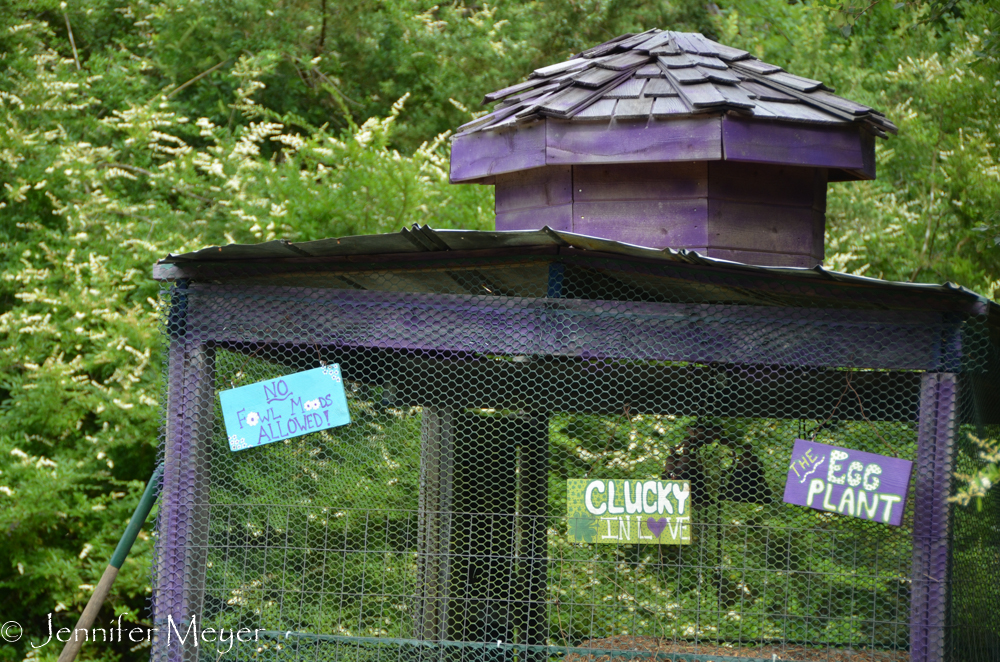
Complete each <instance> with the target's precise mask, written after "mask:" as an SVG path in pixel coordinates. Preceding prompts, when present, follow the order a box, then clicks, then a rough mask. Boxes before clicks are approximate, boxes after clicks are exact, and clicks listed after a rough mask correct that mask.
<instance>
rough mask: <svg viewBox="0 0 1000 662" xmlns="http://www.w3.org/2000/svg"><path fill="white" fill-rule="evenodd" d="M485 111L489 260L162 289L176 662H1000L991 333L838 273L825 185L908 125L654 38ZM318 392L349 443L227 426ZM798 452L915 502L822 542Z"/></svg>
mask: <svg viewBox="0 0 1000 662" xmlns="http://www.w3.org/2000/svg"><path fill="white" fill-rule="evenodd" d="M486 99H487V101H488V102H496V106H495V108H494V109H493V110H492V111H491V112H490V113H488V114H486V115H484V116H482V117H480V118H478V119H476V120H475V121H474V122H472V123H471V124H469V125H466V126H465V127H462V128H461V129H460V130H459V133H458V135H457V136H456V137H455V139H454V142H453V145H452V170H451V176H452V181H453V182H455V183H456V184H477V185H491V186H494V187H495V190H496V228H497V231H495V232H482V231H478V232H477V231H461V230H447V231H444V230H433V229H431V228H429V227H426V226H413V227H412V228H406V229H403V230H402V231H400V232H399V233H394V234H382V235H371V236H358V237H346V238H340V239H328V240H321V241H311V242H301V243H292V242H287V241H272V242H268V243H262V244H258V245H230V246H223V247H212V248H206V249H204V250H200V251H196V252H193V253H188V254H184V255H170V256H168V257H167V258H165V259H163V260H161V261H160V262H159V263H158V264H157V265H156V267H155V271H154V275H155V277H156V278H157V279H158V280H160V281H161V282H163V284H164V289H163V296H164V298H165V302H166V305H165V310H166V311H167V312H166V314H165V320H164V331H165V336H166V341H165V342H166V345H167V350H168V351H167V359H166V360H167V367H166V374H167V380H166V381H167V386H166V398H165V401H166V404H165V414H164V419H165V425H164V437H163V446H162V454H163V461H164V476H163V484H162V492H161V497H160V507H159V515H158V522H157V538H156V540H157V545H156V559H155V563H154V582H153V584H154V590H153V613H154V621H155V626H156V627H157V628H158V632H157V634H156V637H155V639H154V644H153V652H152V655H153V659H154V660H158V661H159V660H163V661H167V660H169V661H170V662H175V661H176V662H189V661H194V660H212V661H213V662H217V661H218V660H220V659H226V660H296V661H298V660H307V661H313V660H317V661H318V660H323V661H326V660H330V661H336V662H340V661H343V662H390V661H391V662H400V661H403V660H406V661H407V662H409V661H417V660H420V661H421V662H424V661H429V660H434V661H435V662H526V661H528V662H548V661H549V660H552V661H553V662H555V661H556V660H559V659H560V658H562V659H565V660H567V662H610V661H612V660H614V661H619V660H621V661H625V660H650V661H653V660H659V661H663V660H669V661H675V660H677V661H679V660H684V661H692V662H694V661H700V662H710V661H716V662H725V661H735V660H740V661H741V662H748V661H753V660H758V661H765V660H766V661H773V660H802V661H816V662H820V661H830V662H854V661H859V662H860V661H865V662H896V661H900V662H902V661H903V660H912V661H913V662H931V661H944V660H952V661H955V662H978V661H984V662H985V661H995V660H1000V588H998V584H997V578H998V577H1000V503H998V499H1000V496H998V494H997V491H996V490H993V491H992V493H990V495H989V496H988V497H986V498H984V499H982V500H981V501H980V503H979V504H978V505H976V504H973V505H972V506H970V507H960V506H958V505H956V504H954V503H952V502H950V501H949V496H950V495H951V494H953V492H954V485H955V480H956V479H955V477H954V476H955V474H956V473H961V472H965V473H969V472H972V471H973V470H975V468H976V467H977V466H978V463H979V462H980V460H979V454H978V447H977V446H976V442H975V440H976V439H984V438H989V437H993V438H995V437H996V435H997V432H998V423H1000V392H998V389H1000V387H998V384H1000V381H998V377H1000V355H998V348H1000V308H998V307H997V305H996V304H994V303H992V302H990V301H988V300H986V299H984V298H982V297H980V296H978V295H976V294H974V293H972V292H970V291H968V290H964V289H962V288H960V287H957V286H953V285H950V284H947V285H940V286H939V285H921V284H913V283H895V282H887V281H882V280H878V279H873V278H866V277H863V276H852V275H846V274H841V273H836V272H833V271H829V270H826V269H824V268H823V267H822V266H821V263H822V260H823V254H824V240H823V237H824V229H825V204H826V191H827V185H828V183H830V182H838V181H852V180H866V179H873V178H874V177H875V158H874V155H875V140H876V139H877V138H879V137H885V135H886V133H887V132H890V133H891V132H892V131H894V129H895V127H894V126H893V125H892V123H891V122H890V121H889V120H887V119H886V118H885V117H884V116H882V115H881V114H879V113H878V112H877V111H876V110H873V109H871V108H868V107H867V106H863V105H861V104H858V103H855V102H853V101H849V100H847V99H843V98H841V97H838V96H836V95H834V94H833V92H832V91H831V90H830V89H829V88H827V87H826V86H824V85H823V84H822V83H821V82H819V81H813V80H809V79H806V78H801V77H799V76H795V75H793V74H790V73H788V72H785V71H783V70H782V69H780V68H779V67H776V66H772V65H769V64H766V63H764V62H761V61H760V60H758V59H756V58H754V57H752V56H751V55H750V54H749V53H747V52H745V51H741V50H738V49H735V48H731V47H727V46H724V45H721V44H718V43H716V42H714V41H711V40H709V39H706V38H705V37H703V36H701V35H698V34H692V33H679V32H671V31H660V30H651V31H649V32H646V33H642V34H638V35H624V36H623V37H620V38H618V39H615V40H612V41H610V42H608V43H606V44H601V45H599V46H597V47H595V48H592V49H590V50H588V51H585V52H583V53H580V54H578V55H576V56H574V57H573V58H571V59H570V60H568V61H566V62H563V63H559V64H555V65H552V66H549V67H544V68H542V69H539V70H537V71H535V72H533V73H532V74H531V75H530V76H529V77H528V78H527V79H526V80H525V82H522V83H518V84H515V85H513V86H511V87H509V88H506V89H504V90H501V91H499V92H496V93H494V94H491V95H487V97H486ZM319 368H322V372H323V374H324V375H329V376H331V377H332V379H333V381H335V382H336V383H337V385H338V388H340V387H342V390H343V397H344V402H345V403H346V404H345V406H346V414H347V416H346V418H345V420H346V419H349V421H350V422H349V423H347V424H344V425H337V426H333V427H325V428H322V429H311V428H310V429H306V427H303V428H301V429H299V430H297V432H298V433H297V434H292V433H291V432H289V434H288V435H287V438H278V437H282V436H286V435H278V437H275V439H276V440H273V439H269V440H268V441H270V442H271V443H263V442H259V443H257V442H254V441H253V440H251V442H245V441H244V440H243V439H239V440H238V441H239V442H240V443H239V444H237V443H236V441H234V438H233V435H231V434H230V433H229V431H228V430H227V426H228V425H229V423H228V420H229V419H226V418H225V414H224V408H223V404H221V402H220V401H221V399H223V398H225V397H228V396H225V395H221V394H225V393H231V392H235V390H238V389H240V388H242V387H244V386H247V385H250V384H256V383H261V382H268V380H282V379H290V378H291V377H292V376H293V375H300V374H303V373H306V372H307V371H312V370H315V369H319ZM277 397H278V396H275V398H277ZM317 402H318V401H317ZM306 404H307V405H308V402H307V403H306ZM241 416H242V414H241ZM261 417H264V418H261ZM276 417H277V418H280V416H279V415H278V414H276V413H274V412H273V411H269V412H268V413H264V410H261V414H260V417H258V414H257V413H254V414H253V418H252V420H251V418H249V417H247V418H246V422H247V424H248V425H253V426H258V425H259V426H263V425H264V423H263V422H262V421H264V420H265V418H266V419H267V420H271V419H273V418H276ZM224 419H225V420H224ZM241 420H243V419H241ZM304 420H309V419H308V417H306V419H304ZM241 425H242V423H241ZM255 429H258V428H255ZM799 444H813V445H816V444H826V445H829V446H831V447H836V448H840V449H849V452H851V453H855V452H857V453H861V454H866V455H865V457H869V456H876V455H877V456H883V457H886V458H893V461H894V462H899V463H902V464H905V465H906V466H907V467H912V471H910V469H907V471H908V472H909V473H907V474H906V480H902V479H900V480H899V481H897V482H898V486H897V487H894V488H893V489H895V490H897V493H896V494H895V495H894V496H893V497H892V499H889V500H885V499H883V502H884V503H885V504H886V505H885V507H884V509H883V510H878V511H877V512H876V511H875V510H869V511H868V516H867V517H865V516H864V512H863V508H862V506H861V505H860V503H861V494H862V492H863V490H862V487H858V492H857V494H858V499H859V505H858V506H857V507H855V504H854V496H853V494H854V493H853V492H852V497H851V503H850V504H849V506H845V500H844V499H845V498H846V497H845V498H841V500H840V502H839V505H838V504H837V503H834V502H829V499H830V498H831V497H830V494H831V492H830V487H829V486H828V487H827V488H826V489H827V491H826V493H825V496H824V495H823V494H821V493H819V492H816V493H815V494H813V493H814V492H815V490H813V488H812V485H813V484H812V483H808V485H809V491H810V496H809V499H810V500H813V499H815V504H813V502H812V501H810V504H811V505H810V507H804V506H802V505H797V504H796V503H793V502H789V499H788V494H789V492H788V489H789V488H788V487H787V486H788V485H789V484H791V483H792V482H801V483H803V485H805V484H806V483H805V482H804V481H806V479H807V478H808V476H806V477H803V478H802V481H798V479H797V478H796V479H795V480H794V481H793V480H792V476H793V472H796V473H795V475H796V476H798V474H797V471H798V469H797V467H798V466H799V465H797V464H796V463H795V458H793V449H797V448H798V447H799V446H798V445H799ZM796 452H797V451H796ZM840 452H841V451H834V453H840ZM842 455H843V457H844V458H847V451H845V452H843V453H842ZM838 457H841V456H840V455H835V454H831V455H830V458H831V459H830V460H829V467H827V466H823V467H822V468H819V469H818V470H817V467H818V466H819V465H814V466H812V468H811V471H818V473H816V474H815V475H816V476H820V477H827V478H828V480H829V481H831V482H837V479H836V475H837V474H836V472H835V468H836V467H837V465H836V464H835V463H834V461H835V459H836V458H838ZM855 464H857V466H858V468H857V469H855V468H854V467H855ZM803 466H804V465H803ZM843 466H844V469H845V470H846V471H847V473H846V478H847V480H848V483H849V484H850V485H852V486H861V485H863V487H864V489H869V487H870V486H876V485H877V484H878V479H879V477H878V476H877V475H875V474H877V473H878V472H875V471H874V470H872V469H870V466H871V465H870V464H869V465H868V467H869V468H866V469H864V477H863V480H864V483H863V484H862V482H861V481H862V473H861V472H862V469H861V467H862V466H863V463H860V462H858V463H850V465H849V464H848V460H847V459H844V460H843ZM852 471H854V474H852V473H851V472H852ZM879 471H881V469H879ZM873 472H874V473H873ZM852 476H853V477H852ZM894 476H895V474H894V475H893V476H890V472H889V471H886V472H885V473H883V474H882V475H881V480H882V482H883V483H884V484H885V485H889V484H890V483H891V481H892V480H895V477H894ZM815 480H818V479H817V478H813V481H815ZM839 480H840V484H841V485H844V483H843V481H844V476H841V477H840V478H839ZM819 482H820V483H822V482H823V481H822V480H820V481H819ZM803 489H804V488H803ZM838 489H844V490H845V491H846V490H848V489H849V488H846V487H845V488H838ZM870 489H872V490H874V489H875V487H870ZM605 490H606V491H605ZM615 490H617V493H618V496H615ZM783 495H784V496H783ZM817 495H818V496H817ZM873 498H875V499H876V501H877V497H873ZM650 499H652V501H650ZM597 501H600V504H598V503H597ZM821 501H822V502H823V504H822V505H821V504H820V502H821ZM834 501H836V499H835V500H834ZM654 502H655V503H654ZM883 502H880V503H883ZM581 503H584V504H586V508H592V507H593V509H592V510H590V511H589V512H591V513H598V514H599V515H601V516H599V517H598V516H597V515H595V516H594V517H588V516H583V515H580V514H579V513H580V512H583V511H577V510H574V509H575V508H579V507H580V505H579V504H581ZM658 507H659V508H660V510H656V508H658ZM664 507H666V508H667V511H663V510H662V509H663V508H664ZM892 507H895V510H894V511H891V512H890V510H891V508H892ZM674 509H676V512H675V510H674ZM598 511H600V512H598ZM664 512H669V513H672V516H673V519H671V518H668V517H666V516H664V518H662V519H661V518H659V517H654V516H652V515H659V514H663V513H664ZM621 513H624V514H621ZM873 513H874V514H873ZM612 514H615V516H614V517H612V516H611V515H612ZM682 514H683V515H684V516H683V517H681V515H682ZM646 515H651V516H650V517H646ZM668 520H670V523H671V524H670V526H671V527H673V526H675V525H676V526H677V527H679V528H675V529H674V530H672V531H671V529H669V528H668V527H667V526H666V522H667V521H668ZM890 520H891V521H890ZM192 624H196V625H195V628H196V629H195V630H194V632H195V633H196V634H195V636H193V637H192V636H187V637H183V636H178V635H184V634H185V633H190V632H191V631H192V630H191V627H192ZM209 631H211V632H212V633H213V634H209V635H208V636H201V637H199V636H198V635H197V633H198V632H201V633H202V635H204V634H205V633H206V632H209ZM220 631H222V632H229V633H230V636H229V638H228V640H227V639H226V638H225V637H222V636H220V635H219V632H220Z"/></svg>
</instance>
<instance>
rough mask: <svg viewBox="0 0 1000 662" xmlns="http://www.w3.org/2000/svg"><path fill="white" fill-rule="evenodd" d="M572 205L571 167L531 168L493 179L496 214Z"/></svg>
mask: <svg viewBox="0 0 1000 662" xmlns="http://www.w3.org/2000/svg"><path fill="white" fill-rule="evenodd" d="M571 202H573V169H572V167H570V166H549V167H547V168H533V169H531V170H525V171H522V172H511V173H507V174H503V175H498V176H497V178H496V212H497V214H500V213H502V212H507V211H516V210H522V209H534V208H537V207H551V206H557V205H565V204H569V203H571ZM539 227H541V226H539Z"/></svg>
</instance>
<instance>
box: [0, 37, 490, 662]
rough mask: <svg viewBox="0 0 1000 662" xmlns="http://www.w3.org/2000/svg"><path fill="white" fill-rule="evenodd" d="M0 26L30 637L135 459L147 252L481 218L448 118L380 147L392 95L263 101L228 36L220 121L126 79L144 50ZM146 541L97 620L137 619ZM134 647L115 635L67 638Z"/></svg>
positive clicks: (19, 597) (9, 574) (9, 449)
mask: <svg viewBox="0 0 1000 662" xmlns="http://www.w3.org/2000/svg"><path fill="white" fill-rule="evenodd" d="M3 30H6V32H5V33H4V34H3V38H4V39H6V41H7V43H6V47H7V56H6V58H7V64H8V69H7V70H6V71H4V72H2V74H0V80H2V81H3V83H4V86H3V88H2V89H0V123H2V124H3V126H4V127H5V130H4V131H3V132H2V133H0V180H2V181H3V190H2V194H0V253H2V263H0V401H2V403H3V404H2V405H0V529H2V530H3V531H4V535H3V536H0V593H2V594H4V595H6V596H10V597H11V598H12V599H13V601H14V602H16V604H18V613H17V614H16V616H17V620H18V621H19V622H20V623H21V624H22V625H23V626H24V628H25V631H26V632H29V633H33V634H34V635H38V634H41V633H44V632H46V629H47V627H48V626H47V621H46V619H47V614H49V613H53V614H54V617H55V625H56V627H62V626H66V627H70V626H72V625H73V624H74V623H75V621H76V618H77V617H78V615H79V613H80V611H82V609H83V606H84V605H85V604H86V602H87V600H88V599H89V597H90V593H91V592H92V590H93V586H94V584H96V582H97V580H98V579H99V578H100V576H101V573H102V572H103V569H104V566H105V565H106V563H107V561H108V559H109V558H110V555H111V552H112V551H113V549H114V546H115V544H116V543H117V541H118V538H119V536H120V535H121V533H122V531H123V529H124V526H125V523H126V522H127V520H128V518H129V516H130V515H131V511H132V509H133V508H134V506H135V503H136V501H137V499H138V494H139V493H140V492H141V491H142V489H143V487H144V482H145V480H146V478H148V476H149V474H150V473H151V472H152V468H153V466H154V464H155V455H156V448H157V445H158V436H159V415H160V414H159V396H160V393H161V391H162V383H161V376H160V367H161V365H162V356H161V351H162V343H161V339H160V336H159V320H160V313H161V311H160V310H159V309H158V306H159V303H158V301H159V298H158V296H157V289H158V286H157V285H156V284H155V283H153V282H152V281H151V279H150V272H151V268H152V265H153V263H154V262H155V261H156V260H157V259H158V258H160V257H162V256H164V255H166V254H167V253H168V252H180V251H186V250H192V249H196V248H200V247H203V246H205V245H210V244H221V243H228V242H255V241H263V240H267V239H273V238H277V237H281V238H287V239H290V240H300V241H301V240H309V239H317V238H322V237H326V236H338V235H349V234H358V233H370V232H392V231H396V230H398V229H399V228H400V227H402V226H404V225H409V224H411V223H429V224H431V225H433V226H434V227H445V228H447V227H467V228H486V227H487V223H488V222H489V221H491V219H492V209H491V208H492V199H491V197H490V191H489V190H487V189H486V188H484V187H471V186H466V187H453V186H451V185H450V184H448V153H447V147H448V143H447V140H446V139H447V135H441V136H438V137H437V138H435V139H433V140H430V141H428V142H426V143H425V144H423V145H421V146H420V147H419V148H418V149H416V150H415V151H414V152H413V153H411V154H403V153H400V152H399V151H397V150H395V149H393V148H392V147H391V138H392V129H393V126H394V123H395V122H396V120H397V118H398V117H399V116H400V115H401V113H403V112H404V103H405V101H406V97H405V96H404V97H403V98H402V99H400V100H399V101H397V103H395V104H394V105H393V106H392V109H391V112H390V114H389V115H388V116H386V117H381V118H379V117H376V118H371V119H369V120H367V121H365V122H363V123H362V124H360V125H356V124H354V123H353V120H350V121H349V122H348V128H347V129H346V130H343V131H331V130H329V129H328V128H327V127H316V126H311V125H309V124H307V123H305V122H303V121H301V120H299V119H297V118H296V117H294V116H291V115H279V114H278V113H276V112H275V111H274V110H272V109H270V108H268V107H267V106H265V105H264V104H262V103H261V102H260V101H259V99H260V97H261V96H262V93H263V91H264V89H265V88H264V83H262V82H261V78H262V77H263V76H265V75H267V73H268V69H267V67H269V66H272V65H271V64H270V61H269V59H268V58H266V57H251V56H243V57H241V58H240V59H239V60H237V61H236V62H234V63H233V64H232V66H231V67H230V70H231V80H233V81H234V82H235V86H234V87H233V88H232V92H231V95H230V98H229V102H230V103H229V108H228V112H229V113H230V114H231V115H232V116H233V118H234V120H233V121H232V122H231V123H228V124H226V125H220V124H219V123H218V122H216V121H213V120H212V119H209V118H207V117H203V116H197V117H188V116H187V115H186V114H185V109H184V107H183V104H179V103H177V102H175V98H174V97H171V95H170V92H169V90H168V91H167V92H164V91H163V90H161V89H158V88H157V87H155V86H151V85H146V86H145V89H143V88H142V86H138V85H136V82H135V81H136V80H142V79H143V76H142V73H141V72H142V71H143V69H144V68H146V67H148V66H150V63H149V62H146V61H143V60H141V59H138V58H137V59H132V58H128V57H126V58H123V59H119V60H117V61H116V62H114V63H113V64H114V66H118V67H120V69H121V70H120V71H117V72H115V71H114V66H111V67H105V70H104V71H103V72H102V73H95V72H94V71H92V70H91V68H92V67H93V68H94V69H97V70H98V71H100V69H98V65H101V66H105V65H107V63H95V62H91V63H89V64H88V66H86V67H83V68H81V69H80V70H78V69H77V66H76V61H75V60H74V59H73V58H72V57H66V55H65V54H60V53H59V52H57V51H56V50H54V49H53V48H52V47H51V45H50V41H51V40H52V39H53V35H52V30H53V28H52V27H51V26H49V25H47V24H46V23H44V22H42V21H39V20H27V21H24V22H23V23H21V24H17V25H9V26H6V27H0V31H3ZM140 36H141V35H140ZM108 68H110V71H109V70H107V69H108ZM112 76H114V78H113V79H112ZM122 87H126V88H128V87H133V88H134V87H138V88H140V89H130V90H126V91H127V94H122V89H121V88H122ZM151 548H152V541H151V540H150V539H149V536H148V535H147V534H146V533H143V534H142V535H141V536H140V539H139V541H138V542H137V543H136V546H135V548H134V549H133V552H132V554H131V555H130V557H129V560H128V561H127V562H126V564H125V566H124V567H123V569H122V572H121V574H120V576H119V578H118V580H117V582H116V585H115V590H114V596H113V597H112V598H111V599H110V600H109V602H108V604H106V606H105V610H104V612H102V618H103V619H104V620H105V621H106V620H107V619H108V618H111V617H112V616H114V615H117V614H122V615H123V619H124V622H125V623H126V624H129V625H130V626H133V627H134V625H135V624H139V625H142V624H144V623H145V622H146V619H147V618H148V614H147V613H145V610H144V606H145V604H146V602H147V600H148V597H149V568H148V562H149V555H150V552H151ZM6 613H7V612H5V614H6ZM10 616H11V617H14V616H15V614H10ZM36 639H37V637H36ZM19 646H20V648H14V647H7V648H3V649H0V660H8V659H21V657H22V656H23V655H29V656H31V657H35V658H39V659H48V658H52V659H55V656H56V655H58V652H59V651H58V648H57V647H56V646H54V645H53V646H49V647H47V648H42V649H32V648H30V646H29V645H28V639H25V640H24V641H23V642H21V644H19ZM147 654H148V651H144V650H142V649H141V647H140V648H138V649H135V650H131V649H130V645H129V643H128V642H124V643H123V644H120V645H117V646H107V647H103V648H99V649H98V648H87V649H85V651H84V656H85V657H90V658H96V659H106V660H113V659H119V658H120V657H121V656H125V657H128V658H130V659H139V658H141V657H143V656H144V655H147Z"/></svg>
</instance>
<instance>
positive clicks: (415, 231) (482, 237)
mask: <svg viewBox="0 0 1000 662" xmlns="http://www.w3.org/2000/svg"><path fill="white" fill-rule="evenodd" d="M560 248H569V249H574V250H580V251H590V252H594V253H604V254H610V255H618V256H622V257H633V258H642V259H646V260H653V261H662V262H677V263H684V264H691V265H702V266H714V267H718V268H723V269H727V270H740V271H749V272H754V273H769V274H776V275H779V274H780V275H783V276H789V277H793V278H804V279H823V280H830V281H837V282H842V283H855V284H858V285H867V286H876V287H888V288H900V289H905V290H908V291H914V290H923V291H927V292H937V293H946V294H951V295H955V296H960V297H965V298H968V299H970V300H975V301H977V302H978V303H979V304H980V305H982V306H983V308H984V309H983V312H986V308H987V307H988V308H989V309H990V312H991V313H992V314H996V315H1000V305H998V304H996V303H994V302H992V301H990V300H989V299H987V298H985V297H983V296H981V295H979V294H977V293H975V292H973V291H972V290H969V289H967V288H965V287H962V286H961V285H957V284H955V283H951V282H946V283H943V284H932V283H906V282H898V281H888V280H881V279H878V278H869V277H867V276H858V275H854V274H845V273H841V272H837V271H831V270H829V269H826V268H824V267H822V266H816V267H813V268H811V269H806V268H801V267H763V266H756V265H750V264H743V263H741V262H733V261H730V260H723V259H719V258H711V257H707V256H704V255H701V254H699V253H697V252H695V251H689V250H674V249H672V248H665V249H654V248H646V247H644V246H637V245H634V244H628V243H625V242H620V241H613V240H611V239H602V238H600V237H591V236H588V235H583V234H576V233H573V232H562V231H557V230H553V229H551V228H549V227H544V228H542V229H540V230H516V231H498V230H493V231H483V230H434V229H432V228H431V227H429V226H426V225H423V226H421V225H416V224H415V225H413V226H412V227H410V228H403V229H402V230H400V231H399V232H391V233H383V234H368V235H355V236H348V237H339V238H335V237H334V238H328V239H319V240H315V241H306V242H290V241H287V240H284V239H279V240H274V241H268V242H263V243H259V244H228V245H226V246H209V247H206V248H202V249H200V250H197V251H191V252H189V253H182V254H178V255H175V254H173V253H171V254H168V255H167V256H166V257H164V258H162V259H161V260H159V261H157V263H156V265H154V267H153V278H154V279H155V280H159V281H175V280H180V279H184V278H190V277H191V275H192V274H191V273H190V272H189V270H188V269H186V268H185V267H189V266H194V265H206V266H207V265H216V266H227V265H236V264H243V265H246V264H253V263H260V262H273V261H275V260H280V261H282V262H285V261H293V262H297V261H302V260H309V261H313V260H318V261H320V262H322V261H326V260H327V259H336V258H343V259H350V258H361V257H374V256H380V255H413V256H416V255H419V254H424V255H426V256H427V257H431V255H428V254H431V253H449V252H450V253H458V252H461V253H463V254H475V253H487V252H496V251H503V250H511V249H514V250H515V251H520V252H526V251H532V250H534V251H538V250H539V249H550V250H552V252H553V253H556V252H558V249H560ZM434 257H440V256H439V255H435V256H434ZM352 261H353V260H352Z"/></svg>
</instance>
